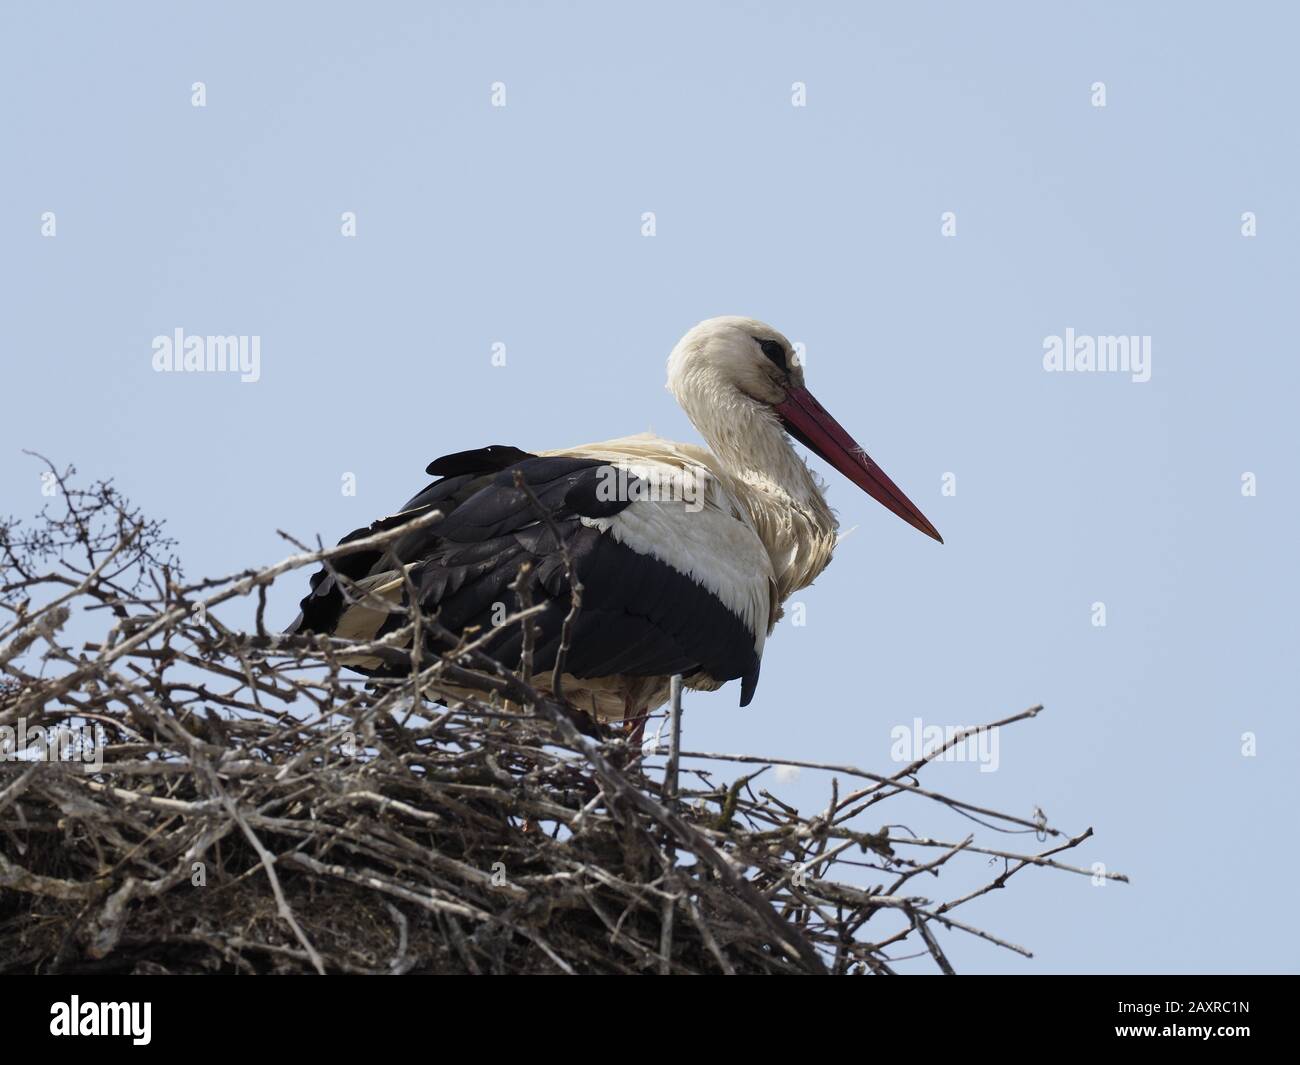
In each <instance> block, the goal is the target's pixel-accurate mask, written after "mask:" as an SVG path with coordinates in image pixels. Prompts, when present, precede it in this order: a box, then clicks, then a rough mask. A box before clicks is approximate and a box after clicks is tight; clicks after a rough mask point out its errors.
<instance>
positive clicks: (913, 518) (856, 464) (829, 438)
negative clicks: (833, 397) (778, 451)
mask: <svg viewBox="0 0 1300 1065" xmlns="http://www.w3.org/2000/svg"><path fill="white" fill-rule="evenodd" d="M773 409H774V410H775V411H776V413H777V415H778V416H779V417H780V419H781V423H782V424H783V425H784V426H785V429H786V432H788V433H789V434H790V435H791V436H793V437H794V438H795V439H796V440H798V441H799V443H801V444H803V445H804V447H806V448H809V449H811V450H812V451H815V452H816V453H817V454H818V455H820V456H821V457H822V458H824V459H825V460H826V461H827V462H829V463H830V464H831V465H832V466H834V467H835V468H836V469H837V470H839V471H840V473H842V474H844V476H845V477H847V478H848V479H849V480H850V481H852V482H853V483H854V484H856V485H857V486H858V487H859V488H861V489H862V490H863V491H864V492H866V493H867V495H869V496H871V498H872V499H874V500H876V502H878V503H883V504H884V505H885V506H886V507H888V508H889V509H890V510H892V511H893V512H894V513H895V514H897V515H898V516H899V517H900V518H902V519H903V520H904V521H905V522H907V524H908V525H913V526H915V527H916V528H918V529H920V530H921V531H922V532H923V533H925V535H926V536H933V537H934V538H935V539H936V540H938V541H939V543H943V537H942V536H940V535H939V530H938V529H936V528H935V527H934V526H933V525H931V524H930V522H929V519H928V518H926V516H925V515H924V514H922V513H921V511H920V510H919V509H918V508H917V506H916V504H915V503H913V502H912V501H911V500H910V499H908V498H907V496H905V495H903V493H902V492H901V491H900V490H899V487H898V485H896V484H894V482H893V481H891V480H890V479H889V478H888V477H887V476H885V471H884V470H882V469H881V468H880V467H879V466H877V465H876V464H875V463H874V462H872V461H871V456H870V455H868V454H867V453H866V452H865V451H863V450H862V448H861V447H859V446H858V443H857V441H855V440H854V439H853V437H851V436H849V434H848V433H846V432H845V431H844V427H843V426H842V425H840V423H839V422H837V421H836V420H835V419H834V418H832V417H831V416H830V412H829V411H827V410H826V408H825V407H823V406H822V405H821V404H820V403H818V402H817V400H816V399H814V398H813V394H812V393H811V392H809V391H808V390H807V389H806V388H791V389H789V390H788V391H787V393H786V398H785V402H784V403H778V404H777V405H776V406H775V407H774V408H773Z"/></svg>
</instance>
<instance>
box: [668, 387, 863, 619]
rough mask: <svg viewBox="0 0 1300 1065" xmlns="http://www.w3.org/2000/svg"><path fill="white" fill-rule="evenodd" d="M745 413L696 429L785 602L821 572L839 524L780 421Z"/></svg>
mask: <svg viewBox="0 0 1300 1065" xmlns="http://www.w3.org/2000/svg"><path fill="white" fill-rule="evenodd" d="M688 413H689V411H688ZM744 413H745V417H743V418H723V419H716V418H715V419H713V420H707V419H700V422H703V423H705V424H700V423H699V422H697V423H696V427H697V428H698V429H699V430H700V433H701V435H702V436H703V437H704V438H705V440H707V441H708V444H709V447H710V449H711V450H712V451H713V454H714V455H715V456H716V458H717V460H718V465H719V467H720V468H721V470H722V472H723V473H724V474H725V475H726V476H727V477H729V478H731V479H732V481H733V483H734V487H735V489H736V491H735V493H734V494H735V497H736V498H737V499H738V500H739V501H740V502H742V503H743V504H744V506H745V509H746V510H748V511H749V514H750V517H751V518H752V520H753V522H754V527H755V529H756V530H757V532H758V535H759V538H760V539H761V540H762V541H763V544H764V546H765V547H766V548H767V552H768V556H769V557H770V558H771V560H772V570H773V575H774V576H775V578H776V591H777V598H778V600H779V601H782V602H784V600H785V599H786V597H787V596H789V595H790V594H791V593H792V592H794V591H797V590H798V589H800V588H804V587H807V586H808V585H809V584H811V583H812V582H813V581H814V580H815V579H816V578H817V575H818V574H819V573H821V571H822V570H823V569H825V568H826V566H827V564H828V563H829V562H830V560H831V552H832V551H833V550H834V548H835V539H836V531H837V528H838V523H837V522H836V520H835V515H834V514H833V513H832V511H831V509H830V507H829V506H828V505H827V503H826V498H825V496H823V495H822V488H821V484H820V482H819V481H818V480H817V478H816V477H815V476H814V475H813V473H812V471H811V470H809V469H808V466H807V465H806V464H805V463H804V461H803V459H801V458H800V457H799V455H798V453H797V452H796V451H795V450H794V448H793V447H792V446H791V444H790V440H789V438H788V437H787V436H786V435H785V432H784V431H783V430H782V428H781V425H780V423H779V422H778V421H777V420H776V419H775V418H774V417H773V416H772V415H770V414H769V413H768V412H767V411H765V410H759V411H756V412H755V411H745V412H744ZM692 421H694V419H692ZM773 624H775V618H773Z"/></svg>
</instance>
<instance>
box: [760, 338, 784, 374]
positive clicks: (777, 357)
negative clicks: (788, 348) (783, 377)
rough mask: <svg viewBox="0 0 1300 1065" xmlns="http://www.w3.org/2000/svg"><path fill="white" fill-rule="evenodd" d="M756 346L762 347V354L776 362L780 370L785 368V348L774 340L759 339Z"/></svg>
mask: <svg viewBox="0 0 1300 1065" xmlns="http://www.w3.org/2000/svg"><path fill="white" fill-rule="evenodd" d="M758 346H759V347H760V348H762V349H763V354H764V355H766V356H767V357H768V358H769V359H771V360H772V361H773V362H774V363H776V365H777V366H778V367H780V369H781V370H782V371H784V370H785V369H786V365H785V348H783V347H781V345H780V344H778V343H777V342H776V341H775V340H760V341H759V342H758Z"/></svg>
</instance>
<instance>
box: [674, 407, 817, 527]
mask: <svg viewBox="0 0 1300 1065" xmlns="http://www.w3.org/2000/svg"><path fill="white" fill-rule="evenodd" d="M745 414H746V415H747V416H745V417H743V418H742V419H741V420H740V421H739V422H738V424H737V425H736V426H735V428H733V429H731V431H728V430H727V429H724V428H721V427H716V426H707V427H704V426H697V428H699V430H700V433H701V435H702V436H703V437H704V439H705V440H706V441H707V442H708V445H709V447H710V449H712V451H713V453H714V454H715V455H717V456H718V459H719V460H720V461H721V463H722V465H723V466H724V467H725V468H726V470H727V472H728V473H730V474H731V475H732V476H733V477H735V478H737V479H738V480H741V481H744V482H745V483H746V484H749V485H752V486H753V487H755V488H757V489H759V490H760V491H765V492H771V493H774V494H777V495H781V496H785V497H787V498H789V499H790V500H792V501H795V502H798V503H803V504H813V503H819V504H822V505H823V506H824V500H823V497H822V493H821V488H820V487H819V485H818V483H817V480H816V478H815V477H814V476H813V474H812V471H810V470H809V469H808V466H807V465H806V464H805V463H804V461H803V459H801V458H800V457H799V455H798V454H797V453H796V451H795V450H794V447H793V446H792V445H791V443H790V438H789V437H787V436H786V435H785V431H784V430H783V429H782V428H781V425H780V423H779V422H777V421H776V419H775V418H773V417H771V416H770V415H768V414H767V413H766V412H765V411H763V412H759V413H754V414H750V413H749V412H745Z"/></svg>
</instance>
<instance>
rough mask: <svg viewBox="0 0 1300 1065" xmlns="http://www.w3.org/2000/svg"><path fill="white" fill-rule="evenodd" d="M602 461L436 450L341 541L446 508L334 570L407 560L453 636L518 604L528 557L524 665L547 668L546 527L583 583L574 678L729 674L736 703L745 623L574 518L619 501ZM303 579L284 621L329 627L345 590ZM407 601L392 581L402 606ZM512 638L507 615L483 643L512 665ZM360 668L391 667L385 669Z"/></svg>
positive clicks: (554, 582) (555, 597)
mask: <svg viewBox="0 0 1300 1065" xmlns="http://www.w3.org/2000/svg"><path fill="white" fill-rule="evenodd" d="M604 466H605V464H604V463H602V462H601V461H599V460H596V459H583V458H571V457H558V456H557V457H548V458H543V457H539V456H536V455H530V454H528V453H527V452H525V451H520V450H519V449H518V448H513V447H508V446H505V445H500V444H495V445H493V446H491V447H487V448H480V449H478V450H476V451H462V452H459V453H457V454H454V455H446V456H443V457H442V458H439V459H435V460H434V461H433V462H431V463H430V464H429V467H428V472H429V473H432V474H434V475H437V476H438V477H439V480H437V481H435V482H433V483H432V484H430V485H428V486H427V487H426V488H425V489H423V490H422V491H421V492H419V493H418V494H417V495H415V496H414V497H413V498H412V499H411V500H410V501H409V502H408V503H407V504H406V506H404V507H403V508H402V510H401V511H400V512H399V513H398V514H396V515H393V516H392V517H389V518H383V519H381V520H380V521H377V522H375V523H373V524H372V525H370V526H369V527H368V528H365V529H358V530H356V531H355V532H352V533H349V534H348V535H347V536H346V537H344V538H343V540H342V541H340V542H341V543H347V542H350V541H352V540H356V539H358V538H360V537H363V536H368V535H371V534H372V533H375V532H378V531H381V530H383V529H389V528H393V527H394V526H396V525H401V524H403V523H405V522H408V521H411V520H412V519H414V518H416V517H418V516H419V515H421V514H424V513H427V511H428V510H429V509H430V508H437V509H439V510H441V511H443V513H444V517H443V518H442V519H441V520H439V521H436V522H435V523H433V524H432V525H429V526H426V527H424V528H422V529H417V530H415V531H413V532H412V533H410V534H409V535H407V536H402V537H399V538H398V539H397V540H396V541H394V542H393V543H392V544H391V545H390V546H389V547H388V549H387V550H385V551H369V552H364V553H358V554H356V555H348V556H343V557H341V558H339V559H337V560H336V561H335V562H334V568H335V569H336V570H337V571H338V572H339V573H340V574H341V575H342V576H343V577H345V578H347V580H350V581H358V580H361V579H363V578H365V577H367V576H371V575H377V574H382V573H387V572H394V573H397V572H400V568H401V567H403V566H406V565H410V566H411V569H410V576H411V584H412V585H413V586H414V588H415V589H416V594H417V596H418V599H419V602H420V605H421V607H422V608H423V610H425V611H426V612H427V613H429V614H431V615H436V616H437V618H438V621H439V622H440V624H441V625H442V626H443V627H444V628H445V629H447V630H449V631H450V632H452V633H456V634H460V633H462V632H464V631H465V630H466V629H469V628H471V627H477V628H478V629H479V630H480V631H484V632H486V631H489V630H490V629H491V627H492V622H493V615H494V613H497V614H499V612H500V610H501V608H500V607H499V606H497V604H503V605H504V608H505V610H506V611H511V610H514V609H515V608H516V607H517V605H518V603H517V597H516V595H515V592H514V590H513V587H512V586H513V584H514V582H515V579H516V576H517V574H518V571H519V567H520V566H521V565H523V564H524V563H525V562H527V563H530V564H531V565H532V572H533V598H534V601H535V602H536V603H538V604H542V605H543V606H544V609H543V611H542V612H541V613H540V614H539V615H538V616H537V618H536V620H535V624H534V631H535V634H536V644H535V647H534V666H535V668H536V669H537V670H538V671H539V672H541V671H544V670H547V669H549V668H551V667H552V666H553V665H554V662H555V656H556V653H557V651H558V648H559V643H560V639H561V629H562V626H563V622H564V618H565V615H566V614H567V613H568V610H569V581H568V577H567V575H566V572H565V564H564V557H563V551H562V550H561V545H560V542H559V541H557V539H556V532H557V531H558V533H559V537H560V539H561V540H562V541H563V543H564V545H565V546H567V548H568V551H569V553H570V556H571V557H572V559H573V565H574V569H575V572H576V573H577V576H578V579H579V580H580V581H581V582H582V585H583V603H582V610H581V612H580V613H579V615H578V618H577V620H576V623H575V626H574V636H573V641H572V645H571V647H570V648H569V653H568V658H567V659H566V670H567V671H568V672H569V673H571V674H573V675H574V676H576V677H580V678H581V677H599V676H611V675H629V676H667V675H670V674H673V673H682V674H684V675H687V676H689V675H692V674H695V673H704V674H707V675H708V676H709V677H712V678H713V679H714V680H718V681H726V680H733V679H736V678H741V681H742V684H741V705H742V706H744V705H746V704H748V703H749V701H750V699H751V698H752V697H753V694H754V689H755V687H756V685H757V683H758V655H757V654H756V652H755V650H754V634H753V633H752V632H750V630H749V628H748V627H747V626H746V625H745V623H744V622H743V621H742V620H741V619H740V618H739V617H738V616H737V615H736V614H734V613H733V612H732V611H731V610H729V609H728V608H727V607H726V606H724V605H723V604H722V603H721V602H720V601H719V600H718V598H717V597H716V596H715V595H713V593H711V592H710V591H709V590H708V589H706V588H705V587H703V586H702V585H700V584H698V583H696V582H695V581H694V580H692V579H691V578H690V577H689V576H687V575H685V574H683V573H680V572H678V571H677V570H675V569H673V567H671V566H669V565H668V564H667V563H664V562H661V561H659V560H658V559H656V558H653V557H651V556H648V555H641V554H638V553H637V552H635V551H633V550H632V549H631V548H629V547H627V546H625V545H624V544H621V543H619V542H617V541H616V540H614V539H613V538H612V537H611V536H608V535H605V534H602V533H601V532H600V531H599V530H597V529H593V528H591V527H589V526H587V525H584V524H583V523H582V521H581V519H582V518H584V517H585V518H595V517H609V516H611V515H613V514H617V513H618V512H619V511H621V510H623V509H624V508H625V507H627V506H629V505H630V500H629V499H608V498H606V494H605V493H603V492H602V491H601V490H600V489H601V480H602V478H603V476H604V475H603V474H602V468H603V467H604ZM516 473H518V474H520V475H521V476H522V477H523V480H524V483H525V484H527V485H528V487H529V489H530V490H531V491H532V493H533V495H534V496H535V497H536V499H537V501H538V502H539V503H540V504H541V506H542V507H543V508H544V509H545V511H546V513H547V514H548V515H549V519H550V520H549V522H547V521H543V520H541V518H540V515H539V514H538V510H537V505H536V504H535V503H534V502H533V501H532V500H531V499H530V498H529V497H528V494H527V493H526V492H524V491H522V490H520V489H519V488H517V487H516V486H515V475H516ZM629 496H631V497H632V498H635V496H632V494H631V493H629ZM344 583H346V582H344ZM311 589H312V590H311V592H310V593H309V594H308V595H307V596H306V598H304V599H303V600H302V604H301V606H302V612H301V613H300V614H299V616H298V618H297V619H296V620H295V621H294V623H293V624H292V625H291V626H290V627H289V630H288V631H289V632H298V633H308V632H320V633H330V632H333V631H334V630H335V629H336V628H337V627H338V625H339V621H340V619H341V618H342V616H343V614H344V612H345V611H346V610H347V609H348V603H347V600H346V597H345V595H344V591H343V588H341V587H340V586H339V582H338V581H337V580H336V579H335V578H334V577H333V576H332V575H331V574H329V573H328V572H326V571H325V570H324V569H322V570H321V571H319V572H318V573H316V574H314V575H313V576H312V578H311ZM406 600H407V596H406V593H405V592H404V593H403V595H402V600H401V603H402V605H403V606H405V604H406ZM404 623H405V618H404V616H403V615H401V614H393V615H390V616H389V618H388V620H387V621H386V622H384V624H383V625H382V626H381V627H380V629H379V633H380V634H382V633H383V632H385V631H391V630H393V629H396V628H399V627H401V626H402V625H403V624H404ZM521 645H522V633H521V632H520V629H519V626H509V627H508V628H503V629H502V630H501V631H500V632H499V633H497V634H495V635H494V636H493V637H492V638H491V639H490V640H488V641H487V642H486V644H485V649H486V650H487V652H488V653H489V654H492V655H494V656H495V657H497V658H498V659H500V660H501V661H502V662H504V663H506V664H507V665H513V664H515V663H516V662H517V661H518V659H519V655H520V651H521ZM432 646H433V649H435V650H438V649H441V648H440V647H439V645H438V644H436V643H434V644H433V645H432ZM361 672H368V673H374V674H385V673H390V672H397V671H396V670H395V669H394V668H393V667H384V668H381V669H377V670H373V671H372V670H361Z"/></svg>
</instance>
